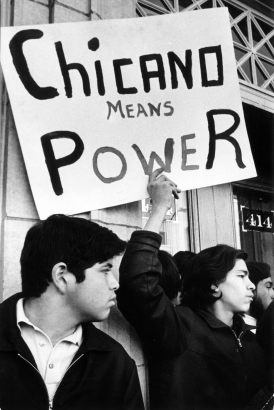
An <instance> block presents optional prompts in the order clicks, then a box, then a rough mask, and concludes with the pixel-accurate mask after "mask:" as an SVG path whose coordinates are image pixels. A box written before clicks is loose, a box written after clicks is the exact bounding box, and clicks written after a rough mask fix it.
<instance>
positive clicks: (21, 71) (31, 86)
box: [9, 29, 224, 100]
mask: <svg viewBox="0 0 274 410" xmlns="http://www.w3.org/2000/svg"><path fill="white" fill-rule="evenodd" d="M43 35H44V33H43V31H41V30H38V29H27V30H21V31H19V32H18V33H16V34H15V35H14V36H13V38H12V39H11V41H10V44H9V48H10V52H11V55H12V58H13V64H14V66H15V69H16V71H17V73H18V75H19V77H20V80H21V82H22V84H23V85H24V87H25V89H26V90H27V91H28V93H29V94H30V95H31V96H32V97H34V98H36V99H38V100H48V99H51V98H55V97H57V96H58V95H59V92H58V90H57V89H56V88H54V87H51V86H48V87H40V86H39V85H38V84H37V83H36V81H35V80H34V78H33V77H32V75H31V73H30V70H29V67H28V63H27V60H26V57H25V55H24V52H23V45H24V43H25V42H26V41H29V40H37V39H40V38H41V37H43ZM54 45H55V49H56V53H57V58H58V61H59V66H60V70H61V73H62V77H63V80H64V86H65V87H64V88H65V93H66V96H67V98H71V97H72V85H71V80H70V76H69V73H70V71H71V70H76V71H78V73H79V74H80V76H81V78H82V82H83V92H84V94H85V96H87V97H89V96H90V95H91V88H90V79H89V74H88V72H87V70H86V68H85V67H84V66H83V65H82V64H80V63H68V62H67V60H66V56H65V53H64V49H63V45H62V42H61V41H57V42H56V43H54ZM87 47H88V49H89V50H90V51H93V52H95V51H97V50H98V48H99V47H100V42H99V39H98V38H97V37H93V38H92V39H91V40H89V41H88V43H87ZM198 53H199V64H200V72H201V84H202V87H214V86H222V85H223V82H224V73H223V58H222V49H221V46H220V45H217V46H211V47H204V48H200V49H199V50H198ZM207 54H215V56H216V68H217V77H218V78H217V79H214V80H212V79H211V80H209V79H208V73H207V65H206V55H207ZM167 58H168V63H169V70H170V81H171V88H172V89H177V88H178V76H177V70H178V71H180V72H181V75H182V76H183V78H184V82H185V84H186V87H187V89H192V87H193V77H192V50H185V62H182V60H181V59H180V58H179V57H178V55H177V54H175V53H174V52H173V51H170V52H168V53H167ZM151 61H153V62H154V63H155V64H156V66H157V69H156V70H149V69H148V66H147V63H149V62H151ZM132 64H133V61H132V59H130V58H119V59H115V60H113V61H112V65H113V70H114V77H115V83H116V88H117V92H118V94H122V95H125V94H137V93H138V89H137V88H136V87H134V86H131V87H125V85H124V79H123V71H125V70H130V67H129V66H131V65H132ZM94 68H95V75H96V82H97V90H98V94H99V95H100V96H104V95H105V93H106V89H105V81H104V73H103V68H102V63H101V61H100V60H96V61H94ZM139 68H140V71H141V76H142V80H143V89H144V92H145V93H149V92H150V90H151V86H150V80H151V79H152V78H157V79H158V81H159V87H160V90H165V89H166V87H167V85H166V75H165V67H164V62H163V58H162V56H161V54H157V53H154V54H146V55H142V56H140V57H139Z"/></svg>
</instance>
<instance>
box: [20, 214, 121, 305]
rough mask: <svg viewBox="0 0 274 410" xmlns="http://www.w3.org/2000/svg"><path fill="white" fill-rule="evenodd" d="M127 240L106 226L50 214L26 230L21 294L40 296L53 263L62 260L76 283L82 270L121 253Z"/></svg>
mask: <svg viewBox="0 0 274 410" xmlns="http://www.w3.org/2000/svg"><path fill="white" fill-rule="evenodd" d="M125 247H126V243H125V242H124V241H123V240H121V239H120V238H118V236H117V235H116V234H115V233H114V232H112V231H110V230H109V229H107V228H104V227H102V226H100V225H98V224H97V223H95V222H92V221H89V220H87V219H84V218H78V217H71V216H66V215H52V216H50V217H49V218H48V219H46V220H44V221H40V222H38V223H37V224H35V225H34V226H33V227H31V228H30V230H29V231H28V233H27V235H26V238H25V242H24V246H23V249H22V253H21V259H20V262H21V277H22V291H23V294H24V297H27V298H29V297H39V296H40V295H41V294H42V293H43V292H44V291H45V290H46V288H47V287H48V285H49V283H50V282H51V281H52V277H51V271H52V267H53V266H54V265H55V264H56V263H58V262H61V261H62V262H64V263H65V264H66V265H67V268H68V270H69V271H70V272H72V273H73V274H74V275H75V277H76V281H77V282H78V283H80V282H83V280H84V279H85V273H84V270H85V269H87V268H90V267H91V266H93V265H94V264H95V263H97V262H103V261H105V260H108V259H110V258H113V257H114V256H118V255H120V254H121V253H122V252H123V251H124V250H125Z"/></svg>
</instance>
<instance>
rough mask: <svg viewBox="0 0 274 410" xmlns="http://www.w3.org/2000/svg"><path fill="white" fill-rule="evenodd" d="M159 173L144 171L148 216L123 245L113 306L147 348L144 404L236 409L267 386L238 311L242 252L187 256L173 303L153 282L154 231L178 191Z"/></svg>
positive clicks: (245, 298) (247, 292) (246, 289)
mask: <svg viewBox="0 0 274 410" xmlns="http://www.w3.org/2000/svg"><path fill="white" fill-rule="evenodd" d="M160 173H161V170H157V171H155V172H153V173H152V175H151V176H150V179H149V185H148V192H149V193H150V196H151V199H152V205H153V209H152V213H151V216H150V219H149V221H148V222H147V225H146V226H145V230H144V231H136V232H134V233H133V235H132V237H131V239H130V241H129V243H128V246H127V250H126V252H125V255H124V257H123V259H122V262H121V265H120V288H119V290H118V292H117V300H118V307H119V309H120V310H121V311H122V313H123V314H124V316H125V318H126V319H127V320H128V321H129V322H130V323H131V324H132V325H133V326H134V327H135V328H136V330H137V331H138V333H139V335H140V337H141V339H142V341H143V343H144V347H145V349H146V352H147V356H148V370H149V386H150V399H151V408H152V409H155V410H164V409H165V410H170V409H172V410H182V409H183V410H240V409H242V408H243V407H244V406H245V405H246V404H247V403H248V402H249V401H250V400H251V398H252V397H253V396H254V395H255V394H256V393H257V392H258V391H259V390H260V389H261V388H263V387H264V386H265V384H266V374H265V369H264V360H263V352H262V349H261V348H260V347H259V346H258V344H257V343H256V341H255V335H254V334H253V333H251V332H250V330H249V328H248V327H246V326H245V323H244V321H243V319H242V317H241V316H240V315H238V313H243V312H247V311H248V309H249V306H250V303H251V301H252V298H253V290H254V285H253V284H252V283H251V281H250V280H249V277H248V271H247V268H246V264H245V259H246V256H247V255H246V253H245V252H243V251H240V250H236V249H234V248H232V247H229V246H226V245H219V246H215V247H212V248H209V249H205V250H203V251H202V252H200V253H199V254H198V255H196V256H194V258H193V259H192V262H191V268H190V269H189V270H187V276H186V278H185V281H184V295H183V301H185V302H183V303H185V306H176V307H174V306H173V304H172V303H171V302H170V300H169V299H168V297H167V296H166V295H165V294H164V292H163V290H162V289H161V287H160V286H159V285H158V281H159V277H160V276H161V270H162V268H161V264H160V262H159V260H158V250H159V247H160V244H161V236H160V235H159V230H160V226H161V223H162V221H163V219H164V217H165V214H166V212H167V210H168V209H169V207H170V206H171V199H172V194H173V195H175V197H177V196H178V193H179V192H180V191H179V190H178V189H177V188H176V185H175V184H174V183H173V182H172V181H170V180H169V179H168V178H166V177H165V176H163V175H161V176H159V175H160Z"/></svg>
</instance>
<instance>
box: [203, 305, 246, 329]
mask: <svg viewBox="0 0 274 410" xmlns="http://www.w3.org/2000/svg"><path fill="white" fill-rule="evenodd" d="M197 314H198V315H199V316H200V317H202V318H203V319H204V320H205V321H206V322H207V324H208V325H209V326H210V327H211V328H215V329H218V328H228V329H231V328H230V326H228V325H227V324H225V323H224V322H222V321H221V320H219V319H217V318H216V316H214V315H213V314H212V313H210V312H207V311H205V310H202V309H199V310H198V311H197ZM253 328H254V326H248V325H246V324H245V321H244V319H243V318H242V316H241V315H240V314H235V315H234V318H233V326H232V329H233V330H235V332H236V334H240V333H242V332H245V331H246V330H249V329H253Z"/></svg>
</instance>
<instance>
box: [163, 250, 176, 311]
mask: <svg viewBox="0 0 274 410" xmlns="http://www.w3.org/2000/svg"><path fill="white" fill-rule="evenodd" d="M158 259H159V261H160V263H161V265H162V275H161V276H160V279H159V282H158V283H159V285H160V286H161V288H162V289H163V291H164V292H165V294H166V295H167V297H168V298H169V299H170V301H171V302H172V303H173V304H174V305H179V304H180V296H181V293H180V290H181V276H180V274H179V271H178V268H177V265H176V263H175V260H174V258H173V256H172V255H171V254H170V253H168V252H166V251H164V250H162V249H160V250H159V252H158Z"/></svg>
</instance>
